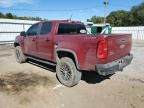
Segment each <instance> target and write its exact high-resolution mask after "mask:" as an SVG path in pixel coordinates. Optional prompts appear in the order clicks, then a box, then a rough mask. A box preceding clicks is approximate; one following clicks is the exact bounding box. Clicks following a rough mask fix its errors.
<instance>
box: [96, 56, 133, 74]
mask: <svg viewBox="0 0 144 108" xmlns="http://www.w3.org/2000/svg"><path fill="white" fill-rule="evenodd" d="M132 59H133V55H132V54H130V55H128V56H125V57H123V58H121V59H119V60H116V61H113V62H110V63H107V64H97V65H96V69H97V72H98V74H99V75H103V76H107V75H111V74H114V73H115V72H116V71H122V70H123V68H124V67H126V66H127V65H129V64H130V63H131V61H132Z"/></svg>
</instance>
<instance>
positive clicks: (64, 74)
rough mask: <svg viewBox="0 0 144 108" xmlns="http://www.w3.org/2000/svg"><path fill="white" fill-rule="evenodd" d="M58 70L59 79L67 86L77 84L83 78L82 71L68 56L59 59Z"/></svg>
mask: <svg viewBox="0 0 144 108" xmlns="http://www.w3.org/2000/svg"><path fill="white" fill-rule="evenodd" d="M56 71H57V78H58V80H59V81H60V82H61V83H62V84H63V85H65V86H68V87H72V86H75V85H76V84H78V82H79V81H80V80H81V74H82V73H81V72H79V71H78V70H77V69H76V66H75V64H74V62H73V60H72V59H70V58H68V57H64V58H62V59H60V60H58V63H57V66H56Z"/></svg>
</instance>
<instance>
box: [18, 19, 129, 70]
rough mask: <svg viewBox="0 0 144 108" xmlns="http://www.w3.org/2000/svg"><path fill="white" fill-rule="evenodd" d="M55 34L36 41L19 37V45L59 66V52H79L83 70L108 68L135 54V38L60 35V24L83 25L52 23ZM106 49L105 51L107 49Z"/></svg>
mask: <svg viewBox="0 0 144 108" xmlns="http://www.w3.org/2000/svg"><path fill="white" fill-rule="evenodd" d="M50 22H51V23H52V30H51V32H50V33H49V34H48V35H43V36H39V35H38V36H36V37H22V36H17V38H16V41H17V42H18V43H19V44H20V46H21V47H22V50H23V52H24V53H25V54H29V55H33V56H36V57H39V58H42V59H45V60H50V61H52V62H56V59H55V51H56V49H55V45H56V44H57V48H63V49H69V50H72V51H74V52H75V54H76V56H77V59H78V64H79V66H80V70H95V66H96V64H105V63H109V62H112V61H114V60H117V59H120V58H122V57H124V56H126V55H128V54H129V53H130V51H131V46H132V40H131V34H113V35H96V36H91V35H86V34H81V35H58V34H57V31H58V26H59V24H60V23H73V24H82V23H81V22H69V21H50ZM103 48H104V49H103Z"/></svg>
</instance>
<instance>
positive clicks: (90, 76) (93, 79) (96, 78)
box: [81, 71, 112, 84]
mask: <svg viewBox="0 0 144 108" xmlns="http://www.w3.org/2000/svg"><path fill="white" fill-rule="evenodd" d="M111 76H112V75H109V76H101V75H99V74H98V73H97V72H92V71H82V79H81V80H83V81H85V82H87V83H89V84H96V83H100V82H102V81H104V80H107V79H110V77H111Z"/></svg>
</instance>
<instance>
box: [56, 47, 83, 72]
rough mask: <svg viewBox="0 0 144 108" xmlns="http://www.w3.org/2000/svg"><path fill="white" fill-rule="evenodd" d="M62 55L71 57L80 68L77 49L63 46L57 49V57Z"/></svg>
mask: <svg viewBox="0 0 144 108" xmlns="http://www.w3.org/2000/svg"><path fill="white" fill-rule="evenodd" d="M62 57H70V58H71V59H72V60H73V61H74V63H75V65H76V68H77V69H78V70H80V66H79V63H78V58H77V55H76V53H75V51H73V50H70V49H63V48H59V49H56V58H57V59H60V58H62Z"/></svg>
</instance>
